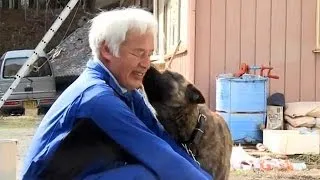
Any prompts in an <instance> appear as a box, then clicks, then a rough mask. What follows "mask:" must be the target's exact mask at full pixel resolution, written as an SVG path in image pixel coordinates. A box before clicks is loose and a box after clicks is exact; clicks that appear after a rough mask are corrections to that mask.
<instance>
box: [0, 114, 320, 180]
mask: <svg viewBox="0 0 320 180" xmlns="http://www.w3.org/2000/svg"><path fill="white" fill-rule="evenodd" d="M40 119H41V117H37V118H32V117H24V116H13V117H6V118H1V119H0V138H1V139H7V138H9V139H17V140H18V155H17V160H18V162H17V175H18V178H19V174H20V169H21V164H22V160H23V159H24V157H25V155H26V152H27V150H28V146H29V144H30V142H31V139H32V136H33V134H34V132H35V129H36V127H37V126H38V124H39V120H40ZM229 179H230V180H258V179H259V180H286V179H293V180H302V179H307V180H317V179H320V169H310V170H306V171H296V172H279V171H270V172H253V171H232V172H231V173H230V178H229Z"/></svg>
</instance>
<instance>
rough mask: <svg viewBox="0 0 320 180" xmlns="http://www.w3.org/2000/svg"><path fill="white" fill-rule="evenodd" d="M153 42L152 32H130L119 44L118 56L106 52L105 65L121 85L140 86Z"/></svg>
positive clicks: (126, 86) (127, 86)
mask: <svg viewBox="0 0 320 180" xmlns="http://www.w3.org/2000/svg"><path fill="white" fill-rule="evenodd" d="M153 43H154V38H153V34H152V33H149V32H148V33H146V34H140V33H136V32H131V33H128V35H127V38H126V40H125V41H124V42H123V43H122V44H121V45H120V49H119V57H114V56H113V55H111V54H110V53H107V54H108V57H106V59H108V60H107V61H106V65H107V67H108V68H109V69H110V71H111V72H112V73H113V74H114V76H115V78H116V79H117V80H118V82H119V84H120V85H121V86H122V87H124V88H126V89H128V90H133V89H136V88H138V87H140V86H141V84H142V80H143V77H144V75H145V73H146V71H147V70H148V69H149V67H150V56H151V55H152V53H153V48H154V44H153ZM102 55H103V54H102ZM102 57H103V56H102Z"/></svg>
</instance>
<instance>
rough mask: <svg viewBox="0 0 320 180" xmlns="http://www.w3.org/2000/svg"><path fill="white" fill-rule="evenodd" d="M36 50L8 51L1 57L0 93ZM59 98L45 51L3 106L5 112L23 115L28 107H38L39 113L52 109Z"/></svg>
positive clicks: (7, 86)
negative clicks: (57, 97)
mask: <svg viewBox="0 0 320 180" xmlns="http://www.w3.org/2000/svg"><path fill="white" fill-rule="evenodd" d="M33 52H34V50H14V51H8V52H6V53H4V54H3V55H2V57H1V58H0V65H1V67H0V96H1V97H2V96H3V94H4V93H5V92H6V91H7V89H8V88H9V87H10V86H11V84H12V83H13V81H14V78H15V75H16V74H17V72H18V71H19V69H20V68H21V67H22V65H23V64H24V63H25V62H26V60H27V59H28V58H29V57H30V56H31V55H32V54H33ZM55 99H56V84H55V78H54V75H53V71H52V68H51V65H50V63H49V62H48V61H47V55H46V54H45V53H42V54H40V55H39V59H38V60H36V61H35V63H34V64H33V66H32V68H31V71H30V72H29V73H28V74H27V75H26V76H25V77H24V78H22V79H21V81H20V83H19V84H18V86H17V87H16V89H15V90H14V91H13V93H12V94H11V95H10V96H9V98H8V99H7V101H6V102H5V104H4V105H3V106H2V107H1V111H2V112H4V113H19V114H23V113H24V109H25V107H28V108H30V107H31V108H32V107H34V108H38V110H39V112H42V111H45V110H46V109H48V108H50V106H51V105H52V104H53V102H54V101H55Z"/></svg>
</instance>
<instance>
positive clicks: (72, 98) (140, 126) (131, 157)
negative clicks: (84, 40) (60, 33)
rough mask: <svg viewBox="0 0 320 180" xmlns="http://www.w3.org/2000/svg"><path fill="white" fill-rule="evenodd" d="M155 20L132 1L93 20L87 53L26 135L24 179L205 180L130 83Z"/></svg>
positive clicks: (141, 66)
mask: <svg viewBox="0 0 320 180" xmlns="http://www.w3.org/2000/svg"><path fill="white" fill-rule="evenodd" d="M156 29H157V22H156V20H155V19H154V17H153V15H152V14H151V13H149V12H147V11H144V10H141V9H138V8H127V9H118V10H113V11H109V12H102V13H101V14H99V15H98V16H97V17H95V18H94V19H93V20H92V26H91V29H90V32H89V43H90V48H91V50H92V55H93V58H92V59H91V60H89V61H88V63H87V66H86V69H85V70H84V72H83V73H82V74H81V75H80V77H79V78H78V79H77V80H76V81H75V82H74V83H73V84H72V85H70V86H69V87H68V88H67V89H66V90H65V91H64V92H63V94H62V95H61V96H60V97H59V98H58V99H57V100H56V102H55V103H54V104H53V106H52V107H51V109H50V110H49V111H48V113H47V114H46V116H45V117H44V118H43V120H42V122H41V124H40V126H39V128H38V129H37V131H36V133H35V136H34V138H33V141H32V144H31V147H30V149H29V152H28V155H27V158H26V159H25V163H24V167H23V170H22V178H23V179H33V180H35V179H128V180H130V179H139V180H143V179H148V180H152V179H164V180H169V179H181V180H182V179H183V180H188V179H194V180H200V179H211V178H212V177H210V176H209V175H208V174H207V173H206V172H204V171H203V170H202V169H201V168H200V167H199V165H198V164H197V163H196V162H194V161H193V159H192V158H191V157H189V156H188V154H187V153H186V152H185V151H184V150H183V148H181V147H180V146H179V145H177V144H176V143H175V142H174V141H173V140H172V139H171V138H170V137H169V136H168V134H167V133H166V132H165V131H164V130H163V129H162V128H161V125H159V124H158V121H157V120H156V119H155V117H154V116H153V114H152V113H151V111H150V109H149V108H148V106H147V105H146V104H145V101H144V99H143V97H142V95H141V94H140V93H139V92H138V91H137V90H136V89H137V88H138V87H140V85H141V84H142V79H143V77H144V74H145V73H146V71H147V70H148V68H149V67H150V55H151V54H152V53H153V47H154V44H153V43H154V35H155V33H156Z"/></svg>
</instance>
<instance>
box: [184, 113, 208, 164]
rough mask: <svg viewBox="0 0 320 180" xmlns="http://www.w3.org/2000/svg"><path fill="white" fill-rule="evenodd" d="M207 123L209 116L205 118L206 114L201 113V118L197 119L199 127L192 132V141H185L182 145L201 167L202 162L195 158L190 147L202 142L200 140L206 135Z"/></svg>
mask: <svg viewBox="0 0 320 180" xmlns="http://www.w3.org/2000/svg"><path fill="white" fill-rule="evenodd" d="M206 121H207V116H205V115H204V114H202V113H201V112H199V116H198V119H197V125H196V127H195V128H194V130H193V131H192V134H191V136H190V139H189V140H187V141H185V142H183V143H181V144H182V147H183V148H184V149H185V150H186V151H187V153H188V154H189V155H190V156H191V157H192V158H193V160H194V161H195V162H197V163H198V164H199V166H200V162H199V161H197V159H196V157H195V154H194V153H193V152H192V151H191V149H190V145H192V144H198V143H199V142H200V139H201V137H202V135H203V134H204V133H205V132H204V125H205V123H206Z"/></svg>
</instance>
